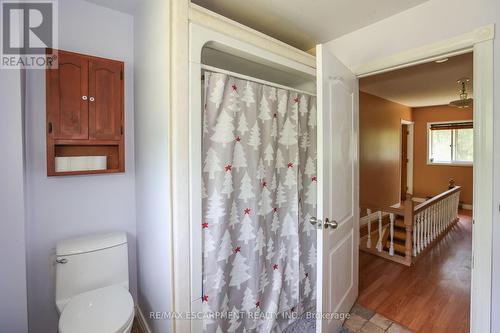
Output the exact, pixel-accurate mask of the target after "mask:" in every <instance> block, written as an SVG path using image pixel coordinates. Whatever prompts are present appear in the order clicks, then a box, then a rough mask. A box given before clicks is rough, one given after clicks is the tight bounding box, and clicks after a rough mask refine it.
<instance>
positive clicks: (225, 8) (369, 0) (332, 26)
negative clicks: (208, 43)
mask: <svg viewBox="0 0 500 333" xmlns="http://www.w3.org/2000/svg"><path fill="white" fill-rule="evenodd" d="M86 1H88V2H92V3H95V4H97V5H101V6H104V7H108V8H111V9H115V10H118V11H122V12H125V13H129V14H134V12H135V10H136V8H137V6H138V5H139V4H140V3H141V0H86ZM426 1H428V0H309V1H304V0H191V2H193V3H195V4H197V5H200V6H202V7H205V8H207V9H209V10H212V11H214V12H216V13H218V14H221V15H223V16H225V17H228V18H230V19H232V20H235V21H237V22H239V23H242V24H244V25H246V26H249V27H251V28H253V29H256V30H258V31H260V32H263V33H265V34H266V35H269V36H271V37H274V38H276V39H279V40H281V41H283V42H285V43H287V44H290V45H292V46H295V47H297V48H299V49H301V50H304V51H308V50H310V49H312V48H314V46H315V45H316V44H317V43H323V42H327V41H330V40H332V39H335V38H337V37H339V36H342V35H344V34H347V33H349V32H352V31H354V30H357V29H359V28H362V27H364V26H367V25H370V24H372V23H375V22H377V21H380V20H382V19H384V18H387V17H389V16H392V15H395V14H397V13H400V12H402V11H404V10H407V9H410V8H412V7H414V6H417V5H419V4H421V3H424V2H426Z"/></svg>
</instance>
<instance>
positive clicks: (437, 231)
mask: <svg viewBox="0 0 500 333" xmlns="http://www.w3.org/2000/svg"><path fill="white" fill-rule="evenodd" d="M460 189H461V188H460V186H455V187H454V188H452V189H449V190H448V191H446V192H443V193H441V194H439V195H437V196H435V197H433V198H431V199H429V200H427V201H424V202H422V203H421V204H419V205H417V206H416V207H415V208H414V216H413V235H412V236H413V237H412V238H413V244H412V252H413V253H412V254H413V256H414V257H417V256H418V255H420V254H422V253H423V252H424V251H425V250H426V249H428V248H430V245H432V244H433V243H434V242H435V241H437V240H439V239H440V238H442V236H444V235H445V234H446V233H447V232H448V230H449V229H450V228H451V227H452V226H453V225H454V223H455V222H457V221H458V217H457V216H458V206H459V199H460Z"/></svg>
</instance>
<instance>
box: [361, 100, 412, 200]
mask: <svg viewBox="0 0 500 333" xmlns="http://www.w3.org/2000/svg"><path fill="white" fill-rule="evenodd" d="M411 116H412V110H411V108H410V107H407V106H404V105H401V104H398V103H394V102H391V101H388V100H385V99H382V98H380V97H377V96H373V95H370V94H367V93H364V92H360V94H359V129H360V132H359V133H360V148H359V149H360V150H359V162H360V164H359V171H360V174H359V181H360V206H361V207H362V208H370V207H371V206H373V205H377V206H387V205H389V206H390V205H393V204H395V203H397V202H399V192H400V173H401V169H400V156H401V152H400V142H401V133H400V132H401V119H405V120H411Z"/></svg>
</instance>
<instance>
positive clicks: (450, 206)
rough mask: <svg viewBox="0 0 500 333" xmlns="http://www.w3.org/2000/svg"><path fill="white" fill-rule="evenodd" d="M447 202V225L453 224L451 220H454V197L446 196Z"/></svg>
mask: <svg viewBox="0 0 500 333" xmlns="http://www.w3.org/2000/svg"><path fill="white" fill-rule="evenodd" d="M446 199H447V200H446V204H447V206H448V225H447V227H449V226H450V224H451V221H452V220H453V206H452V200H451V199H452V198H451V197H448V198H446Z"/></svg>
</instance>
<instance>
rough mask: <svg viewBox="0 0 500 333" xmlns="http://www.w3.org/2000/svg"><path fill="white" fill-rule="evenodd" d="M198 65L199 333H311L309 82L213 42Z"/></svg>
mask: <svg viewBox="0 0 500 333" xmlns="http://www.w3.org/2000/svg"><path fill="white" fill-rule="evenodd" d="M221 49H222V50H221ZM201 60H202V61H201V64H200V74H201V75H200V77H201V82H200V83H201V85H200V87H201V96H200V97H201V98H200V101H201V103H200V110H199V112H200V117H199V121H200V123H199V131H200V133H201V136H200V137H199V139H200V141H199V143H200V148H201V149H200V151H199V153H200V163H199V164H198V167H199V169H198V178H199V179H200V181H201V188H200V189H201V191H200V192H198V195H199V198H198V199H199V200H200V206H199V207H200V214H201V215H200V218H201V221H202V228H201V234H200V243H199V244H200V245H201V254H202V256H201V257H202V260H201V267H202V270H201V271H200V273H201V278H200V282H201V299H200V301H201V308H202V311H203V312H204V314H205V318H204V320H203V331H204V332H251V331H255V332H274V331H276V330H279V331H284V332H292V331H293V330H294V329H296V328H294V327H295V326H298V325H299V326H300V327H301V328H303V327H307V328H308V329H307V330H306V331H303V330H301V331H302V332H309V331H310V332H315V324H316V322H315V320H316V318H315V316H314V315H308V313H309V314H312V313H314V312H315V309H316V294H315V291H316V262H317V259H316V248H317V245H316V233H317V230H316V228H315V227H314V226H313V225H312V224H311V223H309V220H310V219H311V217H313V216H316V215H317V213H316V207H317V202H316V198H317V193H316V192H317V186H316V154H317V151H316V149H317V134H316V127H317V123H316V96H315V77H314V76H313V75H310V74H305V73H303V72H301V71H298V70H296V69H293V68H290V67H287V66H283V65H278V64H273V63H272V62H270V61H265V60H263V59H259V57H256V56H254V55H250V54H245V53H243V52H239V51H236V50H232V49H230V48H228V47H221V46H220V45H218V46H217V44H215V43H209V44H207V45H205V47H204V48H203V49H202V54H201Z"/></svg>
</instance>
